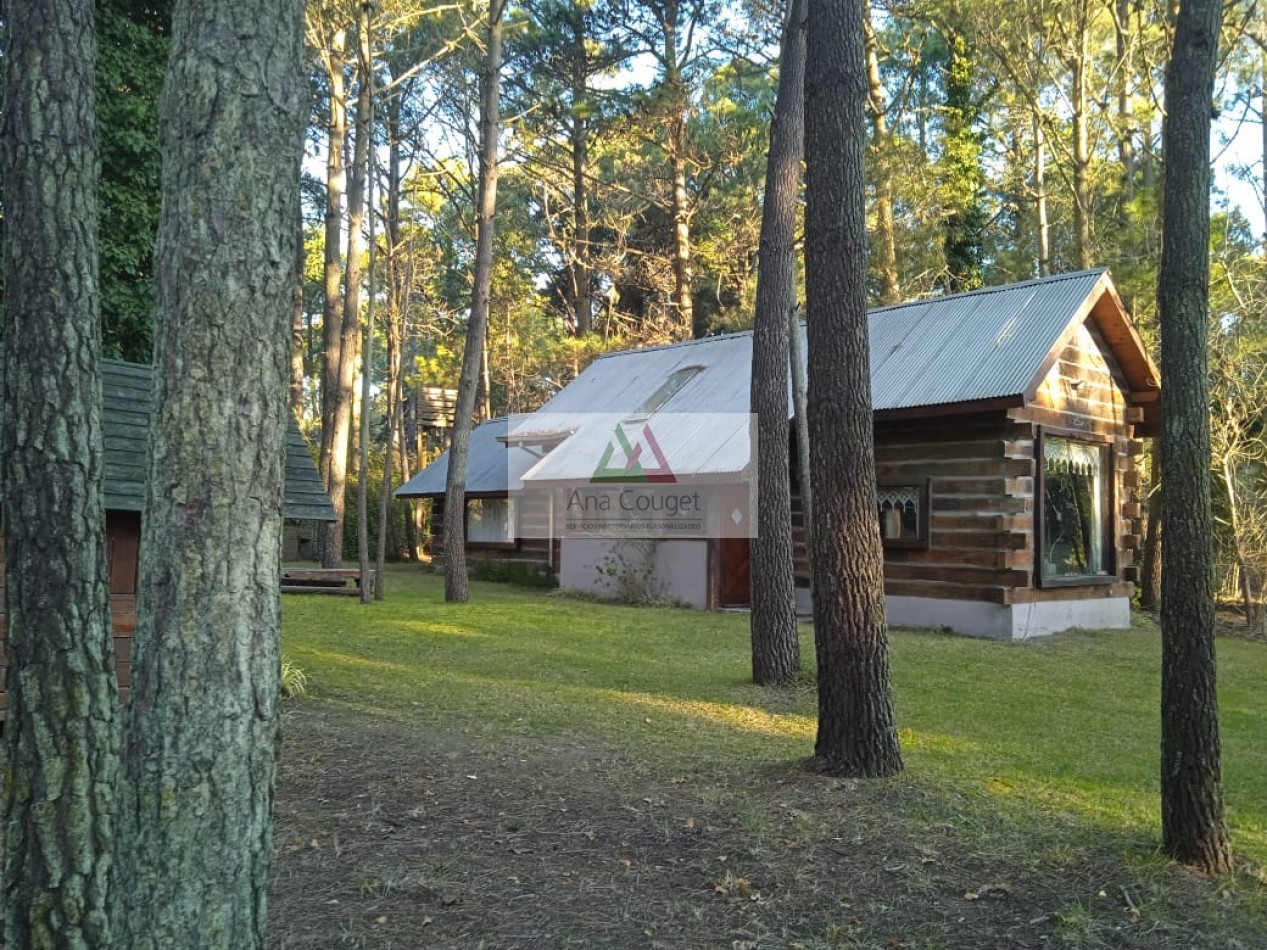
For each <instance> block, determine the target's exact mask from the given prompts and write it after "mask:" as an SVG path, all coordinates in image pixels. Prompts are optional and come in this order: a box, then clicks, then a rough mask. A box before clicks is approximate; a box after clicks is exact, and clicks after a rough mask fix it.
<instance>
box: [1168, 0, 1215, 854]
mask: <svg viewBox="0 0 1267 950" xmlns="http://www.w3.org/2000/svg"><path fill="white" fill-rule="evenodd" d="M1222 16H1223V5H1222V3H1221V2H1220V0H1183V2H1182V3H1181V5H1180V8H1179V19H1178V23H1177V25H1176V29H1175V40H1174V52H1173V54H1172V56H1171V60H1170V65H1169V66H1168V68H1167V70H1166V122H1165V131H1164V146H1163V147H1164V155H1165V171H1164V174H1165V186H1164V187H1165V195H1166V199H1165V210H1164V219H1163V224H1162V234H1163V237H1162V259H1161V276H1160V279H1159V281H1158V294H1157V302H1158V309H1159V312H1160V317H1161V365H1162V370H1163V372H1164V373H1165V374H1166V379H1167V385H1166V387H1165V389H1164V390H1163V391H1162V397H1161V398H1162V432H1161V462H1162V482H1161V491H1162V520H1163V522H1164V523H1165V526H1166V548H1167V551H1168V554H1169V556H1168V557H1167V558H1166V559H1165V562H1164V563H1163V564H1162V572H1161V591H1162V593H1161V633H1162V672H1161V824H1162V847H1163V848H1164V849H1165V851H1166V852H1167V853H1168V854H1170V855H1171V856H1172V857H1174V858H1175V859H1176V860H1178V861H1181V862H1183V863H1184V864H1190V865H1193V866H1195V867H1197V868H1199V869H1201V870H1203V871H1207V872H1209V873H1222V872H1225V871H1227V870H1228V868H1229V866H1230V859H1231V855H1230V850H1229V846H1228V837H1227V826H1226V824H1225V822H1224V818H1223V780H1222V776H1221V773H1220V747H1219V711H1218V695H1217V692H1216V689H1215V657H1214V590H1213V569H1214V542H1213V537H1214V525H1213V519H1212V516H1211V511H1210V415H1209V413H1210V400H1209V396H1210V389H1209V375H1208V371H1207V369H1208V368H1207V351H1206V346H1207V321H1208V318H1209V270H1210V260H1209V246H1210V207H1209V206H1210V101H1211V97H1212V96H1213V94H1214V70H1215V64H1216V59H1217V52H1218V37H1219V26H1220V23H1221V21H1222Z"/></svg>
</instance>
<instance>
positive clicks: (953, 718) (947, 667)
mask: <svg viewBox="0 0 1267 950" xmlns="http://www.w3.org/2000/svg"><path fill="white" fill-rule="evenodd" d="M388 590H389V593H388V599H387V600H386V601H385V602H383V603H377V604H373V605H371V606H369V607H366V606H363V605H361V604H359V603H355V602H353V603H348V602H345V601H343V600H342V599H340V601H339V602H338V603H333V604H332V603H329V602H328V601H321V600H320V599H319V598H307V597H303V596H287V597H286V598H285V607H284V620H283V627H284V645H285V648H286V651H287V654H288V655H289V656H291V657H292V658H293V659H294V661H295V662H296V663H298V664H299V665H300V666H302V667H303V668H304V670H305V671H306V672H307V673H308V675H309V684H308V688H309V696H310V697H312V698H313V699H324V700H331V701H337V702H340V703H346V704H351V705H355V706H357V707H359V708H364V709H369V710H371V711H377V712H378V714H382V715H388V716H392V717H405V718H409V719H411V720H418V721H422V722H425V723H426V724H427V727H428V728H433V729H436V730H442V731H443V730H451V731H458V730H462V731H469V730H470V729H478V730H479V731H480V732H479V734H481V735H485V736H487V737H488V738H489V739H491V740H493V741H496V740H497V737H499V736H521V737H530V736H540V737H550V736H565V737H569V738H573V739H575V740H577V741H583V742H596V743H605V744H607V745H609V746H610V747H612V748H613V749H618V750H620V751H621V752H622V753H623V754H624V755H626V756H628V757H631V758H633V759H636V760H638V761H641V762H644V763H645V764H646V767H648V768H653V769H661V770H664V771H666V772H668V771H671V772H672V773H673V774H678V773H680V772H681V771H683V770H685V769H688V768H689V769H692V770H699V771H707V770H724V769H727V768H734V767H735V766H736V764H740V763H745V762H748V763H752V764H753V765H758V764H761V763H770V762H787V761H789V760H793V759H797V758H803V757H806V756H808V755H809V754H810V752H811V751H812V747H813V741H814V727H815V720H814V717H815V714H816V706H815V703H816V701H815V697H814V692H813V690H812V689H809V688H797V689H791V690H766V689H760V688H757V687H754V686H752V685H751V682H750V677H751V659H750V655H749V649H750V645H749V631H748V618H747V617H746V616H744V615H733V614H714V613H704V612H699V611H689V610H670V609H645V608H642V609H640V608H631V607H617V606H608V605H603V604H595V603H590V602H587V601H580V600H575V599H571V598H566V597H559V596H557V595H551V594H549V593H544V592H539V591H527V590H524V589H521V588H515V587H511V586H509V585H498V584H487V583H476V584H473V585H472V591H471V602H470V603H469V604H446V603H444V600H443V591H442V584H441V582H440V580H439V579H438V578H436V577H434V576H429V575H424V574H422V573H420V572H419V571H418V570H417V569H414V568H409V567H403V566H402V567H393V568H389V587H388ZM891 652H892V668H893V683H894V692H895V701H896V706H897V715H898V722H899V726H900V729H901V739H902V744H903V753H904V756H905V758H906V762H907V766H908V769H909V772H910V774H911V775H912V776H915V777H916V778H917V779H919V780H926V781H928V782H929V783H930V784H931V785H933V786H937V787H944V788H947V789H949V790H957V791H958V792H960V793H963V794H967V795H971V796H975V797H977V798H979V799H980V800H981V801H983V802H986V803H993V807H997V808H1000V809H1008V810H1010V811H1009V813H1013V812H1014V813H1015V814H1016V815H1017V816H1019V818H1018V819H1017V820H1022V821H1024V820H1034V821H1037V820H1040V819H1041V816H1043V815H1048V816H1063V817H1065V818H1070V819H1073V820H1076V822H1077V823H1078V824H1079V826H1080V827H1082V828H1084V829H1085V831H1086V833H1087V834H1089V835H1094V834H1101V833H1104V832H1124V833H1128V834H1130V835H1133V836H1136V837H1143V838H1145V839H1149V838H1155V837H1156V834H1157V828H1158V826H1159V808H1158V803H1157V794H1158V793H1157V784H1158V779H1157V775H1158V768H1159V762H1158V759H1159V751H1158V750H1159V745H1160V727H1159V725H1158V718H1159V717H1158V705H1159V701H1160V697H1159V685H1158V684H1159V681H1160V644H1159V640H1158V637H1157V634H1156V632H1155V630H1152V629H1150V628H1148V627H1147V626H1146V625H1140V627H1138V628H1137V629H1133V630H1129V631H1119V632H1086V633H1070V634H1064V635H1061V636H1057V637H1053V638H1048V639H1045V640H1037V641H1031V642H1028V643H1023V644H1011V643H998V642H992V641H981V640H969V639H965V638H962V637H954V636H947V635H943V634H939V633H930V632H927V631H901V630H899V631H894V632H893V634H892V637H891ZM802 655H803V656H805V657H806V658H807V662H812V658H813V656H814V650H813V642H812V635H811V634H810V633H809V632H808V631H806V632H805V633H804V639H803V643H802ZM1219 664H1220V699H1221V703H1222V710H1223V717H1222V723H1223V749H1224V769H1225V781H1226V794H1227V813H1228V818H1229V822H1230V824H1231V826H1232V831H1233V840H1234V844H1235V846H1236V847H1237V848H1238V849H1239V850H1240V851H1241V852H1242V853H1244V854H1247V855H1249V856H1250V857H1252V858H1254V859H1256V860H1258V861H1264V860H1267V744H1265V743H1263V742H1262V736H1263V735H1264V734H1267V705H1265V704H1264V702H1263V693H1262V687H1261V684H1262V683H1263V682H1264V681H1265V680H1267V644H1262V643H1251V642H1242V641H1227V640H1225V641H1220V643H1219ZM1030 816H1032V818H1031V817H1030Z"/></svg>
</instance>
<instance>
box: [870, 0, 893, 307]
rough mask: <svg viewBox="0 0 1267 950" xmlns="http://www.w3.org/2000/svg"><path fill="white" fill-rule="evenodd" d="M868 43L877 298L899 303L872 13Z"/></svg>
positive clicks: (886, 144) (884, 122) (884, 123)
mask: <svg viewBox="0 0 1267 950" xmlns="http://www.w3.org/2000/svg"><path fill="white" fill-rule="evenodd" d="M862 25H863V28H864V29H865V30H866V43H867V114H868V115H870V116H871V151H872V154H873V155H875V157H876V162H875V165H876V176H875V181H876V193H875V236H876V243H877V245H878V247H879V250H880V302H881V303H886V304H893V303H898V302H899V301H901V299H902V289H901V286H900V285H899V283H898V271H897V228H896V225H895V224H894V222H893V181H892V176H891V175H890V174H889V171H888V167H887V164H888V152H889V123H888V120H887V119H886V118H885V115H884V81H883V80H882V78H881V76H880V57H879V51H878V50H877V48H876V38H875V30H874V29H872V27H871V14H870V11H869V10H868V13H867V19H866V20H865V21H863V24H862Z"/></svg>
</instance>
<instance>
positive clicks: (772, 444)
mask: <svg viewBox="0 0 1267 950" xmlns="http://www.w3.org/2000/svg"><path fill="white" fill-rule="evenodd" d="M804 145H805V0H790V3H789V4H788V13H787V22H786V25H785V26H784V29H783V50H782V54H781V56H780V60H779V90H778V97H777V99H776V100H775V106H774V119H773V121H772V122H771V123H770V153H769V157H768V159H767V162H766V187H765V205H764V207H763V208H762V213H761V253H760V260H759V262H758V268H757V314H756V322H755V323H754V325H753V329H752V410H753V412H755V413H756V414H757V493H758V495H757V535H756V537H754V538H753V539H752V541H751V542H750V543H751V545H752V572H751V574H752V615H751V618H750V619H751V624H752V681H753V682H754V683H758V684H760V685H777V684H783V683H790V682H792V681H793V680H794V679H795V678H796V674H797V673H798V672H799V671H800V668H801V646H800V641H799V640H798V639H797V626H796V579H795V576H794V574H793V563H792V560H793V559H792V486H791V473H790V471H789V462H790V459H789V454H788V413H787V380H788V365H789V364H788V352H789V342H790V341H789V339H788V332H787V315H788V313H789V311H794V310H795V309H796V272H795V263H796V260H795V257H796V204H797V197H798V193H799V192H800V185H801V156H802V154H803V151H804Z"/></svg>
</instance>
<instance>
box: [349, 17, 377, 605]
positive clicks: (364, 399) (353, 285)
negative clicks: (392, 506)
mask: <svg viewBox="0 0 1267 950" xmlns="http://www.w3.org/2000/svg"><path fill="white" fill-rule="evenodd" d="M356 33H357V45H358V48H359V50H360V55H359V57H358V62H359V71H360V76H361V89H360V95H359V96H358V99H357V106H356V156H357V165H356V169H355V172H354V177H356V178H359V179H360V181H359V183H358V187H357V188H355V189H354V197H353V200H352V202H351V204H352V208H353V209H354V210H353V212H352V214H350V215H349V217H350V218H352V220H353V222H354V223H353V224H352V225H351V234H350V235H349V238H348V295H347V298H346V299H345V301H344V304H345V305H346V306H347V307H348V308H349V310H351V312H352V315H353V316H354V317H355V314H356V311H357V310H358V309H359V307H357V306H356V305H355V304H359V303H360V298H361V267H360V263H359V262H360V257H361V242H360V240H359V235H360V233H361V222H362V219H364V218H365V217H366V216H367V215H366V213H367V212H368V218H369V232H370V237H369V251H370V253H369V274H368V282H369V293H368V294H366V295H365V296H366V300H365V326H364V331H365V332H364V336H363V337H362V341H361V353H362V356H363V358H362V360H361V415H360V419H359V420H358V421H359V426H358V428H359V431H358V433H357V434H358V436H359V439H358V442H359V444H358V446H357V453H356V457H357V466H356V504H357V508H356V541H357V544H356V553H357V561H358V567H359V569H360V572H361V603H363V604H368V603H369V602H370V600H371V594H372V591H371V585H370V583H369V576H370V526H369V520H370V519H369V513H370V418H371V416H372V415H373V401H372V400H371V398H370V397H371V383H372V382H373V378H374V256H375V251H376V249H377V248H376V245H375V242H374V157H373V153H372V152H371V150H370V142H371V141H372V139H373V137H374V61H373V57H374V51H373V49H372V47H371V44H370V5H369V4H368V3H363V4H361V12H360V18H359V19H358V21H357V31H356ZM353 215H354V216H355V217H353ZM353 236H356V237H357V241H356V245H357V246H356V247H355V249H353V240H352V237H353ZM352 261H357V262H358V263H357V265H356V267H355V268H353V266H352ZM348 315H349V313H348V310H344V313H343V319H344V328H345V329H346V328H347V319H348Z"/></svg>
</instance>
